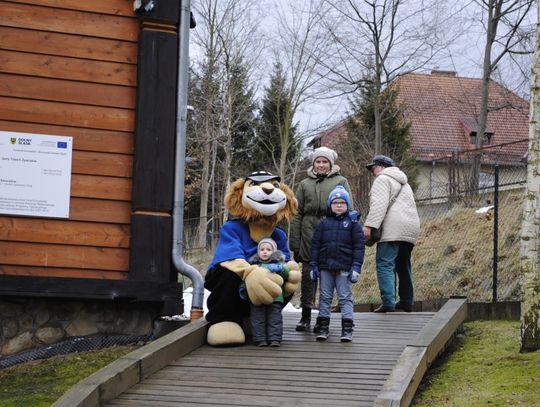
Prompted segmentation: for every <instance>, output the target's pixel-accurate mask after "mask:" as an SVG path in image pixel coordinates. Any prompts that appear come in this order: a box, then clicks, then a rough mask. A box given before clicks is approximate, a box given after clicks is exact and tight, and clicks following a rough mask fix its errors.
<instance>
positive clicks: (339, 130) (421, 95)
mask: <svg viewBox="0 0 540 407" xmlns="http://www.w3.org/2000/svg"><path fill="white" fill-rule="evenodd" d="M481 85H482V81H481V79H478V78H464V77H459V76H457V75H456V73H455V72H452V71H438V70H434V71H432V72H431V74H407V75H403V76H401V77H400V78H399V79H397V80H396V81H395V82H394V84H393V86H395V87H396V88H397V89H398V91H399V92H398V97H397V103H398V105H399V106H400V108H401V109H402V112H403V115H404V117H405V121H406V122H409V123H410V125H411V127H410V133H409V134H410V139H411V152H412V154H413V155H414V157H415V158H416V162H417V164H418V175H417V177H416V182H417V190H416V197H417V199H418V200H425V201H426V202H433V201H436V202H442V201H446V200H447V199H449V196H454V197H456V196H459V195H460V194H462V193H463V192H464V188H465V184H466V182H467V179H468V177H469V176H470V171H471V168H470V166H471V162H472V158H473V155H474V154H475V153H476V152H477V151H476V137H477V136H478V135H477V130H478V117H479V112H480V102H481ZM488 108H489V114H488V120H487V126H486V132H485V136H484V140H483V142H482V145H483V147H482V148H481V150H480V151H479V153H480V155H481V173H480V178H479V185H478V187H479V188H480V190H481V191H488V192H489V191H490V188H489V187H490V186H492V185H493V173H494V166H495V165H496V164H497V165H499V169H500V184H502V185H503V188H504V185H506V188H513V187H515V186H516V185H517V186H519V185H518V184H517V183H516V182H515V181H516V180H524V179H525V174H526V160H525V157H526V153H527V147H528V130H529V129H528V117H529V104H528V102H527V101H526V100H524V99H523V98H521V97H519V96H518V95H516V94H515V93H513V92H511V91H509V90H508V89H506V88H505V87H504V86H502V85H501V84H499V83H497V82H495V81H491V85H490V97H489V104H488ZM345 134H346V127H345V122H339V123H337V124H335V125H334V126H332V127H331V128H329V129H327V130H326V131H324V132H322V133H321V134H319V135H318V136H317V137H315V138H314V139H313V140H312V141H311V143H310V145H311V146H313V147H314V148H316V147H319V146H323V145H324V146H329V147H331V148H334V149H336V150H337V151H338V152H339V150H340V145H341V143H340V142H339V140H340V138H342V137H345ZM349 176H350V177H351V178H352V179H353V184H357V185H358V194H359V195H360V196H361V195H362V194H363V193H365V192H367V189H366V181H365V180H364V178H365V174H358V175H356V174H349ZM355 177H358V178H359V179H360V180H359V181H358V182H356V181H355Z"/></svg>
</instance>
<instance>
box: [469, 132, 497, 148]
mask: <svg viewBox="0 0 540 407" xmlns="http://www.w3.org/2000/svg"><path fill="white" fill-rule="evenodd" d="M469 137H470V138H471V144H476V132H475V131H471V132H470V133H469ZM492 139H493V133H491V132H488V131H486V132H485V133H484V139H483V140H482V145H483V146H485V145H486V144H491V140H492Z"/></svg>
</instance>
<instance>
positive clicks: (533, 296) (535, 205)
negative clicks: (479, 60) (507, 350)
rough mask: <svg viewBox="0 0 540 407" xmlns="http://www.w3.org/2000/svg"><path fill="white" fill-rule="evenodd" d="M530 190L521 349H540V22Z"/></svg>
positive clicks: (533, 95)
mask: <svg viewBox="0 0 540 407" xmlns="http://www.w3.org/2000/svg"><path fill="white" fill-rule="evenodd" d="M537 7H538V8H539V9H538V12H539V14H540V6H537ZM530 106H531V111H530V124H529V154H528V160H527V191H526V192H527V193H526V197H525V205H524V208H523V223H522V230H521V273H522V291H523V301H522V304H521V351H536V350H538V349H540V267H539V261H540V257H539V256H538V245H539V241H538V234H539V232H540V25H538V23H537V26H536V53H535V58H534V66H533V76H532V82H531V103H530Z"/></svg>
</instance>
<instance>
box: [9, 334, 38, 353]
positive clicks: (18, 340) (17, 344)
mask: <svg viewBox="0 0 540 407" xmlns="http://www.w3.org/2000/svg"><path fill="white" fill-rule="evenodd" d="M33 346H34V344H33V343H32V334H31V333H30V332H24V333H22V334H20V335H18V336H16V337H15V338H13V339H11V340H9V341H7V342H6V344H5V345H4V346H3V347H2V356H9V355H15V354H17V353H19V352H22V351H23V350H26V349H30V348H32V347H33Z"/></svg>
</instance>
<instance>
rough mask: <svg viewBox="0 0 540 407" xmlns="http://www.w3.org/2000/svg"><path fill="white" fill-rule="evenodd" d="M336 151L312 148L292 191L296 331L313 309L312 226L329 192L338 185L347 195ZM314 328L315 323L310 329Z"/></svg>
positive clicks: (305, 325)
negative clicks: (297, 265) (297, 267)
mask: <svg viewBox="0 0 540 407" xmlns="http://www.w3.org/2000/svg"><path fill="white" fill-rule="evenodd" d="M336 159H337V153H336V152H335V151H334V150H331V149H329V148H327V147H320V148H317V149H315V150H314V151H313V155H312V158H311V163H312V165H311V167H310V168H309V169H308V170H307V174H308V176H307V178H305V179H304V180H302V181H301V182H300V184H299V186H298V189H297V190H296V199H297V200H298V214H297V215H296V217H295V218H294V219H293V221H292V223H291V232H290V236H289V247H290V249H291V251H292V252H293V253H294V259H295V260H296V261H297V262H301V263H302V292H301V295H300V305H301V306H302V319H301V320H300V322H299V323H298V325H296V330H297V331H306V330H308V329H309V326H310V323H311V309H312V308H313V298H314V292H313V282H312V281H311V278H310V276H309V264H308V263H309V258H310V254H311V239H312V237H313V232H314V231H315V227H316V226H317V225H318V224H319V221H320V220H321V218H322V217H323V216H325V214H326V207H327V200H328V195H330V192H331V191H332V190H333V189H334V188H335V187H336V186H337V185H342V186H343V187H344V188H345V189H346V190H347V192H348V193H349V194H350V193H351V189H350V187H349V183H348V182H347V180H346V179H345V177H343V176H342V175H340V174H339V166H338V165H336V164H335V161H336ZM316 330H317V327H316V326H315V328H314V332H316Z"/></svg>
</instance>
